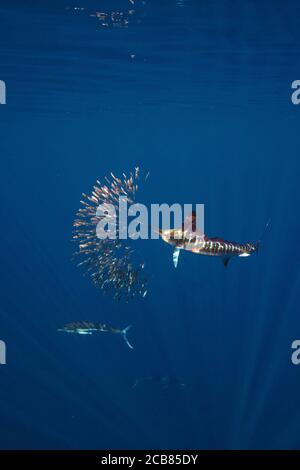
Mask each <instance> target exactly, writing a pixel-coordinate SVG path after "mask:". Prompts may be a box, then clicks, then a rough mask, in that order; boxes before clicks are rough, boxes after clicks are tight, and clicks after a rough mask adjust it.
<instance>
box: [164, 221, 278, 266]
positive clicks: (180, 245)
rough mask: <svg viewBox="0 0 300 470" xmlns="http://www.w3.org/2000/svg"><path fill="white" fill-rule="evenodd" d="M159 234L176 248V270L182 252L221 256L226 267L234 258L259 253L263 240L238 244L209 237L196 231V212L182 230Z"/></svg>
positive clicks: (174, 256) (174, 261)
mask: <svg viewBox="0 0 300 470" xmlns="http://www.w3.org/2000/svg"><path fill="white" fill-rule="evenodd" d="M269 223H270V221H268V223H267V225H266V227H265V230H264V232H265V231H266V229H267V227H268V226H269ZM159 234H160V236H161V238H162V240H163V241H165V242H166V243H168V244H170V245H172V246H173V247H174V251H173V263H174V266H175V268H176V267H177V265H178V259H179V254H180V250H187V251H191V252H192V253H196V254H199V255H206V256H219V257H220V258H221V260H222V262H223V264H224V266H225V267H226V266H228V263H229V261H230V260H231V258H233V257H234V256H240V257H247V256H250V255H252V254H253V253H255V252H257V251H258V248H259V244H260V241H261V239H262V237H260V240H258V241H257V242H256V243H250V242H247V243H236V242H232V241H227V240H223V239H222V238H218V237H208V236H207V235H205V234H204V233H202V232H200V231H199V230H196V214H195V213H194V212H193V213H192V214H191V215H190V216H188V217H187V218H186V220H185V222H184V223H183V224H182V227H181V228H178V229H171V230H161V229H160V230H159Z"/></svg>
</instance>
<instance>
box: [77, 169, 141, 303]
mask: <svg viewBox="0 0 300 470" xmlns="http://www.w3.org/2000/svg"><path fill="white" fill-rule="evenodd" d="M146 178H147V175H146ZM146 178H142V177H141V172H140V169H139V167H136V168H135V169H134V171H132V172H131V173H130V174H129V176H127V175H126V174H125V173H123V176H122V178H118V177H117V176H115V175H114V174H113V173H111V174H110V177H105V178H104V180H105V183H104V184H101V183H100V181H97V183H96V185H95V186H94V188H93V191H92V193H91V194H90V195H86V194H83V200H82V201H81V206H82V207H81V208H80V209H79V210H78V212H77V214H76V219H75V221H74V224H73V225H74V233H73V240H74V241H75V242H76V243H77V244H78V248H79V249H78V251H77V252H76V253H75V254H76V255H80V256H81V257H82V261H81V262H80V263H79V266H83V267H84V268H85V270H86V273H88V274H89V275H90V276H91V278H92V281H93V283H94V285H95V286H96V287H98V288H100V289H102V291H103V292H105V293H109V294H111V295H112V296H113V297H114V298H115V299H116V300H121V299H122V298H123V299H125V301H129V300H131V299H133V298H135V297H142V298H143V297H145V295H146V294H147V287H146V285H147V279H146V277H145V275H144V266H145V264H144V262H139V261H137V260H136V253H135V251H134V250H133V249H132V248H131V247H130V246H129V245H128V242H127V241H126V240H120V239H119V229H120V227H118V226H116V237H115V238H116V239H109V238H106V239H100V238H98V237H97V233H96V228H97V224H98V223H99V222H100V221H101V219H102V217H103V216H102V215H99V214H97V209H98V207H99V206H100V205H101V204H109V205H111V206H113V207H114V208H115V213H116V216H117V217H118V215H119V204H118V203H119V197H121V196H122V197H127V201H128V204H132V203H134V202H135V198H136V193H137V191H138V183H137V182H138V181H139V182H140V181H141V182H143V181H145V179H146Z"/></svg>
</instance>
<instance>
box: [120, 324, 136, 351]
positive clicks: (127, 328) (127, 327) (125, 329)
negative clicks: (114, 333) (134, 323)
mask: <svg viewBox="0 0 300 470" xmlns="http://www.w3.org/2000/svg"><path fill="white" fill-rule="evenodd" d="M130 328H131V325H129V326H126V328H124V330H122V331H121V334H122V336H123V338H124V341H125V343H126V344H127V346H128V347H129V348H130V349H133V346H132V345H131V344H130V343H129V341H128V339H127V331H128V330H130Z"/></svg>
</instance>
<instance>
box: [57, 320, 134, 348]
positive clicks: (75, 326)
mask: <svg viewBox="0 0 300 470" xmlns="http://www.w3.org/2000/svg"><path fill="white" fill-rule="evenodd" d="M130 328H131V325H129V326H127V327H126V328H124V329H123V330H120V329H119V328H114V327H112V326H109V325H106V324H105V323H98V322H96V323H95V322H90V321H75V322H72V323H67V324H66V325H65V326H63V327H62V328H59V329H58V331H63V332H64V333H73V334H74V333H76V334H78V335H92V334H94V333H116V334H120V335H121V336H122V337H123V339H124V341H125V343H126V344H127V346H128V347H129V348H130V349H133V346H132V345H131V344H130V342H129V341H128V338H127V332H128V330H129V329H130Z"/></svg>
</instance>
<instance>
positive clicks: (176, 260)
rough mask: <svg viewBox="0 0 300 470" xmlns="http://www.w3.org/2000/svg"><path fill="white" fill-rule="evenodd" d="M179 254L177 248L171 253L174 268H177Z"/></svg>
mask: <svg viewBox="0 0 300 470" xmlns="http://www.w3.org/2000/svg"><path fill="white" fill-rule="evenodd" d="M179 254H180V248H177V247H176V248H174V251H173V263H174V266H175V268H177V265H178V258H179Z"/></svg>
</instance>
